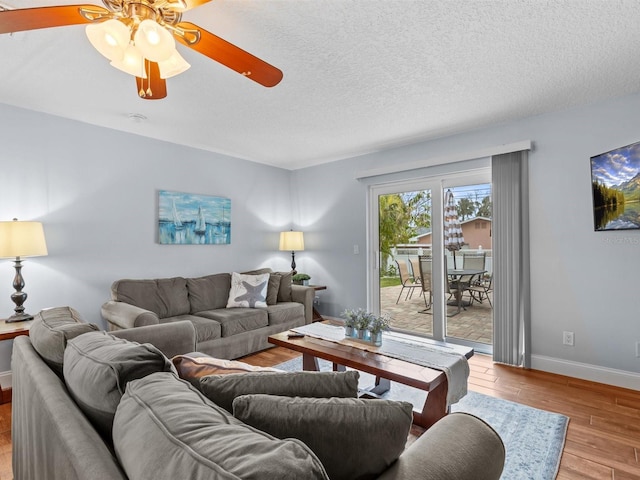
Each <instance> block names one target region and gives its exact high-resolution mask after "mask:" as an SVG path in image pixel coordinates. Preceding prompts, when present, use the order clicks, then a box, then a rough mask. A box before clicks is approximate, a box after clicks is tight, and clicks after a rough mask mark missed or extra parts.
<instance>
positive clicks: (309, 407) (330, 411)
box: [233, 395, 413, 480]
mask: <svg viewBox="0 0 640 480" xmlns="http://www.w3.org/2000/svg"><path fill="white" fill-rule="evenodd" d="M412 411H413V406H412V405H411V404H410V403H407V402H396V401H391V400H363V399H358V398H300V397H296V398H289V397H281V396H274V395H245V396H242V397H238V398H236V399H235V401H234V402H233V415H234V416H235V417H236V418H237V419H239V420H242V421H243V422H244V423H246V424H248V425H251V426H253V427H255V428H257V429H259V430H262V431H264V432H267V433H270V434H271V435H273V436H275V437H277V438H297V439H299V440H301V441H303V442H304V443H305V444H306V445H307V446H308V447H309V448H310V449H311V450H312V451H313V453H315V454H316V455H317V456H318V458H319V459H320V461H321V462H322V464H323V465H324V467H325V469H326V471H327V474H328V475H329V478H331V480H353V479H363V478H377V477H378V476H379V475H380V474H381V473H382V472H384V471H385V470H386V469H387V468H388V467H389V466H390V465H391V464H392V463H393V462H394V461H395V460H396V459H397V458H398V457H399V456H400V454H401V453H402V451H403V450H404V447H405V444H406V442H407V435H408V434H409V430H410V428H411V422H412V421H413V415H412Z"/></svg>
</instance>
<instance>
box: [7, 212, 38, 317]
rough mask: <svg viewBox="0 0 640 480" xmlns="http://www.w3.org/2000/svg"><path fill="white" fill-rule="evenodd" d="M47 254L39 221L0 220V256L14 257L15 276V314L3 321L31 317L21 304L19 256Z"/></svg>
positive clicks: (20, 264)
mask: <svg viewBox="0 0 640 480" xmlns="http://www.w3.org/2000/svg"><path fill="white" fill-rule="evenodd" d="M44 255H47V244H46V242H45V240H44V230H43V229H42V223H40V222H19V221H18V219H17V218H14V219H13V221H11V222H0V258H15V260H14V262H15V269H16V276H15V277H14V279H13V288H15V290H16V291H15V292H14V293H13V294H12V295H11V300H13V303H15V304H16V308H15V309H14V310H15V314H14V315H12V316H11V317H9V318H7V319H6V320H5V321H6V322H7V323H10V322H22V321H24V320H31V319H33V315H29V314H28V313H24V307H23V304H24V302H25V300H26V299H27V294H26V293H25V292H23V291H22V289H23V288H24V279H23V278H22V273H21V271H22V260H21V257H39V256H44Z"/></svg>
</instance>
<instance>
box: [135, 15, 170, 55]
mask: <svg viewBox="0 0 640 480" xmlns="http://www.w3.org/2000/svg"><path fill="white" fill-rule="evenodd" d="M133 41H134V42H135V44H136V47H137V48H138V49H139V50H140V53H142V55H143V56H144V57H145V58H148V59H149V60H151V61H152V62H163V61H165V60H168V59H169V58H170V57H171V55H173V53H174V52H175V51H176V41H175V40H174V38H173V35H171V33H169V31H168V30H167V29H166V28H164V27H163V26H161V25H159V24H158V23H156V22H155V21H153V20H150V19H146V20H143V21H142V22H140V25H138V29H137V30H136V33H135V35H134V36H133Z"/></svg>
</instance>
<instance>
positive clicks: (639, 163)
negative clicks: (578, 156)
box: [591, 142, 640, 231]
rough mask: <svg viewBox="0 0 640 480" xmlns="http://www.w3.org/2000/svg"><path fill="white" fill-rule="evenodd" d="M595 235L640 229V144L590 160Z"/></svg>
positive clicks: (617, 149)
mask: <svg viewBox="0 0 640 480" xmlns="http://www.w3.org/2000/svg"><path fill="white" fill-rule="evenodd" d="M591 188H592V192H593V221H594V228H595V230H596V231H606V230H635V229H639V228H640V142H636V143H633V144H631V145H627V146H626V147H620V148H616V149H615V150H611V151H609V152H605V153H602V154H600V155H596V156H594V157H591Z"/></svg>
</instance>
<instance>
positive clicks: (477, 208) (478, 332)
mask: <svg viewBox="0 0 640 480" xmlns="http://www.w3.org/2000/svg"><path fill="white" fill-rule="evenodd" d="M443 208H444V225H443V236H444V251H445V262H444V265H445V267H444V268H445V269H446V275H447V281H446V282H445V298H444V300H445V302H446V311H447V319H446V325H445V336H446V337H455V338H459V339H463V340H466V341H469V342H478V343H482V344H489V345H492V343H493V305H492V302H493V292H492V289H491V285H492V282H493V273H492V272H493V269H492V262H491V260H492V255H491V254H492V250H491V221H492V220H491V218H492V217H491V185H490V184H481V185H464V186H456V187H450V188H447V189H445V191H444V200H443Z"/></svg>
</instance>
